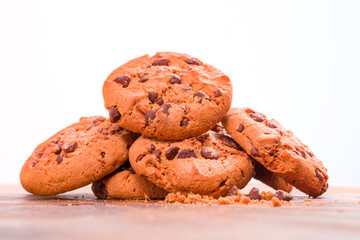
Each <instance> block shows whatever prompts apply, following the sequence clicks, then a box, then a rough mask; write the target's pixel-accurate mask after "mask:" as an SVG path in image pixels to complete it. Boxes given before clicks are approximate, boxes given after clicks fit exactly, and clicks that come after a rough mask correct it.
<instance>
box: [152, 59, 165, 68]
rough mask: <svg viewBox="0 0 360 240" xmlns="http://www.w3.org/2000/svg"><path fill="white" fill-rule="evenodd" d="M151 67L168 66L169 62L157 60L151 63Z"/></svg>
mask: <svg viewBox="0 0 360 240" xmlns="http://www.w3.org/2000/svg"><path fill="white" fill-rule="evenodd" d="M152 65H153V66H169V60H168V59H166V58H158V59H156V60H155V61H154V62H153V63H152Z"/></svg>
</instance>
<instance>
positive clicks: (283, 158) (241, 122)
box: [222, 108, 328, 197]
mask: <svg viewBox="0 0 360 240" xmlns="http://www.w3.org/2000/svg"><path fill="white" fill-rule="evenodd" d="M222 124H223V126H224V127H225V129H226V130H227V132H228V133H229V134H230V135H231V137H232V138H233V139H234V140H235V141H236V142H237V143H238V144H239V145H240V146H241V147H242V148H244V150H245V151H246V152H247V153H248V154H250V155H251V156H252V157H253V158H254V159H255V160H256V161H258V162H259V163H261V164H262V165H263V166H264V167H265V168H267V169H268V170H270V171H271V172H274V173H275V174H277V175H279V176H280V177H282V178H283V179H284V180H285V181H286V182H288V183H290V184H291V185H293V186H295V187H296V188H297V189H299V190H300V191H302V192H304V193H306V194H308V195H310V196H313V197H317V196H320V195H321V194H323V193H324V192H326V190H327V188H328V184H327V180H328V174H327V169H326V168H325V167H324V166H323V164H322V162H321V161H320V160H319V159H317V158H316V157H315V156H314V154H313V152H312V151H311V150H309V148H308V147H307V146H306V145H304V144H303V143H301V141H300V140H299V139H298V138H297V137H295V136H294V134H293V133H292V132H291V131H289V130H287V129H285V128H284V127H283V126H281V125H280V123H278V122H277V121H275V120H273V119H272V120H270V119H267V118H266V117H265V115H264V114H261V113H258V112H255V111H254V110H252V109H250V108H233V109H231V110H230V111H229V112H228V113H227V114H226V116H225V117H224V119H223V121H222Z"/></svg>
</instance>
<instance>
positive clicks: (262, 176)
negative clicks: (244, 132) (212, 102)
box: [211, 123, 293, 192]
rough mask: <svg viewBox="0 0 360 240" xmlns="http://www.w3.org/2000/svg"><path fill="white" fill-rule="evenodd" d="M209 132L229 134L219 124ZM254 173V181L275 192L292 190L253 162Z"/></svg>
mask: <svg viewBox="0 0 360 240" xmlns="http://www.w3.org/2000/svg"><path fill="white" fill-rule="evenodd" d="M211 130H212V131H214V132H217V133H221V134H223V135H227V136H229V137H230V135H229V133H228V132H227V131H226V129H225V128H224V126H223V125H222V124H221V123H217V124H216V125H215V127H213V128H212V129H211ZM250 158H251V157H250ZM254 172H255V175H254V178H255V179H257V180H259V181H261V182H262V183H264V184H266V185H268V186H270V187H272V188H274V189H275V190H284V191H286V192H291V190H292V189H293V187H292V186H291V185H290V184H288V183H287V182H286V181H285V180H284V179H282V178H281V177H279V176H278V175H276V174H275V173H273V172H270V171H269V170H267V169H266V168H264V167H263V166H262V165H261V164H260V163H258V162H256V161H254Z"/></svg>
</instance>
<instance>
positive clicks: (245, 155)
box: [20, 52, 328, 199]
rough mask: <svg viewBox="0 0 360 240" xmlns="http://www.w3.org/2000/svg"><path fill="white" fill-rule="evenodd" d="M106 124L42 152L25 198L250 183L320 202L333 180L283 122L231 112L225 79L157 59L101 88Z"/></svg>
mask: <svg viewBox="0 0 360 240" xmlns="http://www.w3.org/2000/svg"><path fill="white" fill-rule="evenodd" d="M103 97H104V101H105V108H106V109H107V110H108V111H109V119H106V118H104V117H101V116H94V117H84V118H81V119H80V121H79V122H77V123H74V124H73V125H71V126H69V127H67V128H65V129H63V130H61V131H59V132H58V133H56V134H55V135H53V136H52V137H50V138H49V139H48V140H46V141H45V142H44V143H42V144H40V145H39V146H38V147H37V148H36V149H35V150H34V152H33V153H32V155H31V156H30V157H29V158H28V160H27V161H26V162H25V164H24V166H23V168H22V171H21V173H20V180H21V184H22V186H23V187H24V189H25V190H27V191H28V192H30V193H34V194H38V195H55V194H59V193H63V192H66V191H70V190H74V189H77V188H80V187H83V186H85V185H88V184H90V183H92V190H93V192H94V194H95V195H96V196H97V197H99V198H118V199H143V198H144V197H145V196H146V197H149V198H157V199H159V198H164V197H165V196H166V195H167V194H168V193H169V192H171V193H175V192H180V193H183V194H187V193H194V194H200V195H208V196H212V197H215V198H217V197H220V196H225V195H227V194H228V192H229V190H230V189H231V188H232V187H237V188H238V189H241V188H243V187H245V186H246V184H247V183H248V182H249V181H250V180H251V178H252V177H255V178H256V179H259V180H260V181H262V182H264V183H265V184H267V185H269V186H271V187H273V188H274V189H281V190H284V191H287V192H290V191H291V190H292V186H295V187H296V188H298V189H299V190H301V191H302V192H304V193H306V194H308V195H310V196H313V197H316V196H319V195H321V194H323V193H324V192H325V191H326V190H327V188H328V184H327V180H328V175H327V170H326V168H325V167H324V166H323V164H322V163H321V162H320V161H319V160H318V159H317V158H316V157H315V155H314V154H313V152H312V151H311V150H309V149H308V147H307V146H305V145H304V144H302V143H301V142H300V140H299V139H298V138H296V137H295V136H294V135H293V133H292V132H291V131H288V130H286V129H285V128H284V127H282V126H281V125H280V124H279V123H278V122H277V121H275V120H270V119H267V118H266V117H265V115H263V114H261V113H259V112H256V111H254V110H252V109H249V108H233V109H230V107H231V101H232V85H231V82H230V80H229V78H228V77H227V76H226V75H224V73H222V72H221V71H220V70H218V69H216V68H214V67H212V66H210V65H208V64H206V63H203V62H201V61H200V60H199V59H197V58H194V57H190V56H189V55H186V54H179V53H173V52H161V53H157V54H155V55H154V56H149V55H145V56H142V57H139V58H135V59H133V60H131V61H129V62H127V63H125V64H124V65H122V66H120V67H119V68H117V69H115V70H114V71H113V72H112V73H111V74H110V76H109V77H108V78H107V79H106V81H105V83H104V86H103Z"/></svg>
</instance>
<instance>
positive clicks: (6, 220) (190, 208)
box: [0, 183, 360, 240]
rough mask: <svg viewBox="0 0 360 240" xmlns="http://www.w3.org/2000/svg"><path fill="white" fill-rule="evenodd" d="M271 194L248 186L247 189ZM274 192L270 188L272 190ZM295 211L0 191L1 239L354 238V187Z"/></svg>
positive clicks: (358, 195) (300, 198)
mask: <svg viewBox="0 0 360 240" xmlns="http://www.w3.org/2000/svg"><path fill="white" fill-rule="evenodd" d="M254 184H255V186H257V187H259V188H260V190H270V189H268V188H267V187H266V186H264V185H259V184H258V183H252V184H250V185H249V186H247V187H246V188H245V189H243V190H242V192H243V193H247V192H248V191H249V189H250V188H251V187H253V186H254ZM271 191H272V192H274V191H273V190H271ZM292 194H293V196H294V201H293V202H294V205H293V206H282V207H280V208H274V207H269V206H260V207H259V206H257V207H255V206H243V205H213V206H208V205H180V204H179V205H177V204H157V203H156V202H157V201H151V202H148V203H144V201H116V200H97V199H96V198H95V197H94V195H93V194H92V193H91V191H90V188H89V187H85V188H82V189H79V190H76V191H73V192H69V193H66V194H61V195H58V196H55V197H40V196H34V195H31V194H28V193H26V192H25V191H24V190H23V189H22V188H21V187H20V186H0V239H105V238H107V239H261V240H265V239H266V240H267V239H291V240H293V239H325V238H326V239H357V240H359V239H360V187H331V188H330V189H329V191H328V192H327V193H326V194H325V195H324V196H323V197H321V198H318V199H312V201H311V202H310V205H309V206H306V205H305V204H306V202H305V201H304V199H307V196H305V195H303V194H301V193H300V192H298V191H293V193H292Z"/></svg>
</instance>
